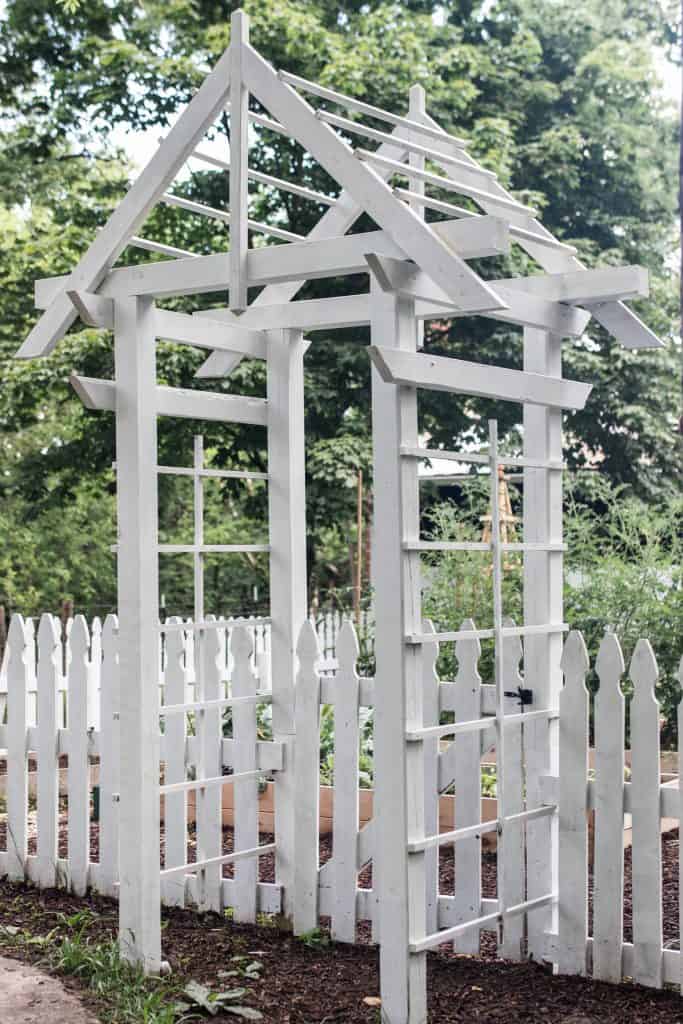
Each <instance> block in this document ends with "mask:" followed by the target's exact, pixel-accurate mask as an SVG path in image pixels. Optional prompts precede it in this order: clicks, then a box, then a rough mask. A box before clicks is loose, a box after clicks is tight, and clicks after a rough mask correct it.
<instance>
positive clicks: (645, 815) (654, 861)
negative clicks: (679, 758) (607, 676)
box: [629, 640, 662, 988]
mask: <svg viewBox="0 0 683 1024" xmlns="http://www.w3.org/2000/svg"><path fill="white" fill-rule="evenodd" d="M629 675H630V678H631V681H632V683H633V698H632V700H631V709H630V710H631V715H630V726H631V729H630V732H631V815H632V854H631V864H632V873H633V875H632V888H633V896H632V905H633V958H634V964H633V980H634V981H637V982H639V983H640V984H641V985H650V986H652V987H653V988H661V985H662V847H661V841H660V828H659V823H660V814H661V812H660V806H659V799H658V796H659V716H660V707H659V703H658V702H657V700H656V698H655V683H656V682H657V679H658V677H659V671H658V669H657V662H656V661H655V656H654V653H653V651H652V647H651V646H650V643H649V641H647V640H639V641H638V643H637V644H636V648H635V651H634V652H633V657H632V659H631V665H630V668H629Z"/></svg>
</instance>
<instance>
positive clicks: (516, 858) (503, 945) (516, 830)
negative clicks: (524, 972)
mask: <svg viewBox="0 0 683 1024" xmlns="http://www.w3.org/2000/svg"><path fill="white" fill-rule="evenodd" d="M514 624H515V623H514V621H513V620H512V619H509V618H505V619H503V625H504V626H508V627H510V626H514ZM522 655H523V651H522V641H521V639H520V638H519V637H506V638H505V639H504V640H503V684H504V689H505V691H506V692H508V693H516V692H517V690H518V688H519V687H520V686H523V685H524V682H523V679H522V676H521V674H520V671H519V664H520V661H521V659H522ZM503 706H504V711H505V715H517V714H518V713H519V711H520V710H523V709H520V705H519V700H518V699H517V698H516V697H506V698H505V700H504V704H503ZM522 730H523V725H522V724H521V723H520V724H519V725H515V726H512V727H510V728H507V729H506V730H505V745H504V748H503V758H502V767H501V769H500V770H499V771H498V773H497V791H498V792H501V790H502V794H503V799H502V806H503V807H504V809H505V811H504V813H505V815H506V816H508V815H514V814H521V813H522V812H523V811H524V747H523V742H522ZM456 742H457V741H456ZM496 761H497V763H500V761H499V759H498V758H497V759H496ZM498 842H499V845H498V856H497V864H498V899H499V901H500V906H501V907H514V906H516V905H517V904H518V903H521V902H522V901H523V899H524V896H525V891H526V886H525V863H524V860H525V858H524V824H523V822H522V821H510V822H503V831H502V835H501V836H500V839H499V841H498ZM523 940H524V920H523V918H521V917H513V918H511V919H510V920H509V921H506V922H505V927H504V928H503V929H502V935H501V938H500V942H499V945H498V955H499V956H501V957H504V958H505V959H507V960H521V959H522V957H523Z"/></svg>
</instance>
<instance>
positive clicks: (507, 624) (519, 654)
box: [503, 615, 524, 687]
mask: <svg viewBox="0 0 683 1024" xmlns="http://www.w3.org/2000/svg"><path fill="white" fill-rule="evenodd" d="M516 625H517V623H516V622H515V620H514V619H513V618H511V617H510V616H509V615H506V616H505V617H504V618H503V628H504V629H512V628H514V626H516ZM523 657H524V648H523V647H522V638H521V636H506V637H505V639H504V640H503V672H504V673H505V685H506V687H507V686H508V684H509V681H510V680H512V681H514V682H517V681H518V682H520V683H521V681H522V676H521V673H520V671H519V666H520V662H521V661H522V658H523Z"/></svg>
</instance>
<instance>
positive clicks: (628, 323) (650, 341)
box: [17, 11, 661, 376]
mask: <svg viewBox="0 0 683 1024" xmlns="http://www.w3.org/2000/svg"><path fill="white" fill-rule="evenodd" d="M231 91H232V97H231V96H230V94H231ZM304 94H312V95H315V96H317V97H319V98H320V99H322V100H325V101H328V102H332V103H334V104H335V105H337V106H342V107H345V108H347V110H349V111H351V112H352V113H354V114H361V115H362V116H365V117H370V118H372V119H373V121H375V122H376V121H378V120H379V121H384V122H385V123H386V124H388V125H389V126H391V127H390V130H389V131H387V132H382V131H378V130H377V129H376V128H374V127H371V126H369V125H366V124H364V123H361V122H359V121H357V120H349V119H347V118H345V117H341V116H339V115H337V114H334V113H332V112H330V111H328V110H326V109H318V110H316V109H315V108H314V107H313V106H312V105H311V103H309V101H308V100H307V99H306V98H305V95H304ZM249 95H252V96H253V97H254V98H255V99H256V100H257V101H258V103H259V104H260V105H261V106H262V107H263V108H264V109H265V110H266V111H267V112H268V115H269V116H264V115H263V114H255V113H251V112H250V111H249V107H248V101H249ZM229 99H231V104H230V111H231V140H230V163H229V164H227V163H226V164H222V162H221V161H220V160H216V159H213V160H211V158H207V157H204V158H205V159H209V160H210V162H213V163H217V164H219V165H220V166H225V167H229V169H230V200H231V201H230V212H229V213H227V212H223V211H217V210H210V209H209V208H206V207H203V206H201V204H197V203H192V202H191V201H188V200H184V199H182V197H177V196H176V197H174V196H172V195H169V194H168V193H167V189H168V187H169V185H170V184H171V183H172V181H173V180H174V178H175V177H176V175H177V174H178V172H179V171H180V169H181V168H182V166H183V165H184V164H185V163H186V161H187V160H188V159H189V158H190V157H191V156H193V155H195V154H197V155H200V154H198V153H197V145H198V143H199V142H200V140H201V139H202V137H203V136H204V135H205V133H206V132H207V131H208V130H209V129H210V128H211V127H212V125H213V124H214V122H215V119H216V117H217V116H218V115H219V114H220V113H222V111H223V110H224V109H225V108H226V106H227V104H228V101H229ZM249 122H252V123H255V124H257V125H260V126H261V127H265V128H267V129H269V130H271V131H277V132H279V133H281V134H284V135H287V136H289V137H290V138H291V139H293V140H295V141H296V142H298V143H299V144H300V145H301V146H303V147H304V149H306V150H307V151H308V153H309V154H310V155H311V156H312V157H313V158H314V159H315V160H316V161H317V162H318V163H319V164H320V166H322V167H323V168H324V169H325V170H326V171H327V173H328V174H329V175H330V177H331V178H332V179H333V180H334V181H336V182H337V184H338V185H339V188H340V193H339V195H338V197H336V198H333V197H329V196H322V195H319V194H316V193H313V192H312V191H311V190H307V189H305V188H302V187H301V186H297V185H296V184H295V183H292V182H290V183H287V182H279V186H278V185H276V186H275V187H283V188H286V187H287V186H289V189H290V191H295V190H296V189H297V188H298V190H299V194H306V193H309V195H308V196H307V198H314V199H315V198H316V196H318V199H317V201H324V202H326V204H327V205H328V207H329V208H328V210H327V211H326V212H325V214H324V215H323V216H322V217H321V218H320V220H319V221H318V222H317V223H316V225H315V226H314V227H313V229H312V230H311V231H310V232H309V234H308V235H307V236H306V239H301V242H305V241H310V242H315V241H321V240H325V239H329V240H332V239H335V238H341V236H343V235H344V234H345V233H346V232H347V231H348V230H349V228H350V227H351V226H352V225H353V223H354V222H355V221H356V220H357V219H358V217H359V216H360V215H361V214H362V213H367V214H369V216H370V217H371V218H372V219H373V221H375V223H376V224H377V225H378V226H379V228H380V229H381V230H382V231H383V232H384V235H385V236H386V238H387V239H388V240H389V241H390V243H391V244H392V245H393V247H394V249H395V250H398V254H399V255H402V257H403V259H408V260H410V261H412V262H413V263H414V264H416V265H417V268H418V269H419V270H420V271H421V272H422V273H424V274H425V275H426V276H427V278H428V279H430V280H431V282H433V284H434V286H435V288H436V290H437V292H438V294H439V295H440V296H443V297H444V298H445V300H446V301H450V302H451V303H452V306H453V308H454V309H455V310H457V311H458V313H459V314H460V315H462V314H465V313H466V314H475V313H484V314H488V315H491V316H497V317H499V318H501V319H505V311H506V310H507V309H509V307H510V299H509V294H510V290H509V287H507V288H506V289H501V290H499V289H498V288H497V283H496V282H487V281H485V280H484V279H482V278H481V277H480V276H479V275H478V274H477V273H476V272H475V271H474V270H473V269H472V268H471V267H470V266H469V265H468V263H467V262H466V258H465V257H464V256H462V255H459V254H458V251H457V247H456V246H455V245H453V244H449V238H448V237H447V236H446V235H445V234H444V232H443V231H440V230H439V227H437V226H436V225H435V224H433V223H431V224H430V223H427V222H426V221H425V219H424V216H423V214H422V209H423V208H425V207H426V208H431V209H434V210H440V211H442V212H444V213H447V214H448V213H450V214H451V216H455V217H458V218H471V217H476V216H478V214H477V213H475V211H474V210H473V209H472V208H471V206H470V207H467V208H464V207H460V206H456V205H454V204H453V203H451V202H448V203H446V202H443V201H442V200H438V199H432V198H431V197H429V196H427V195H425V186H427V185H433V186H437V187H438V188H440V189H443V188H447V189H450V190H451V191H453V192H455V193H457V194H459V195H464V196H466V197H467V198H468V199H469V200H470V201H472V202H473V203H476V204H477V205H478V206H479V207H480V208H481V209H482V210H483V211H484V214H485V215H487V214H488V215H493V216H494V217H495V218H498V219H503V220H504V221H505V223H506V226H507V229H508V230H509V234H510V237H511V238H512V239H513V240H514V241H515V242H516V243H517V244H519V245H520V246H521V247H522V248H523V249H525V250H526V252H527V253H528V254H529V255H531V256H532V257H533V258H534V259H535V260H536V262H537V263H538V264H539V265H540V266H541V267H542V268H543V270H544V271H546V275H543V280H544V281H545V282H547V281H548V280H550V279H555V278H557V281H556V283H555V286H554V287H553V286H552V281H551V286H550V293H551V296H550V297H551V301H553V302H560V303H562V302H563V301H564V302H567V303H569V304H570V305H572V304H577V305H581V306H583V307H584V308H585V309H586V310H588V311H589V312H590V313H591V314H592V315H593V316H595V318H596V319H597V320H598V321H599V322H600V323H601V324H603V326H604V327H605V328H607V330H609V331H610V332H611V333H612V334H613V335H614V336H615V337H616V338H617V339H618V340H619V341H621V343H622V344H624V345H625V346H627V347H630V348H646V347H657V346H659V345H661V342H660V341H659V340H658V339H657V337H656V336H655V335H654V334H653V333H652V331H650V330H649V328H647V327H646V326H645V324H643V323H642V321H641V320H640V319H639V318H638V317H637V316H636V314H635V313H634V312H633V311H632V310H630V309H629V308H628V307H627V306H626V305H625V304H624V303H623V302H622V301H620V300H619V297H617V295H618V293H617V292H614V297H613V294H612V293H611V292H609V289H608V294H607V296H606V297H605V296H604V295H602V294H600V293H599V290H598V292H590V291H589V292H588V293H586V294H584V295H580V300H577V299H576V298H573V299H572V297H571V294H570V292H571V288H569V290H565V291H564V292H563V288H564V286H565V284H566V279H567V278H568V277H569V278H571V277H572V274H573V275H574V276H577V275H578V276H579V277H582V276H583V275H582V274H581V272H583V273H584V274H589V273H595V272H588V271H586V270H585V268H584V266H583V264H582V263H581V262H580V261H579V260H578V259H577V257H576V251H575V250H574V249H573V248H572V247H571V246H568V245H566V244H564V243H562V242H561V241H559V240H557V239H556V238H554V236H553V235H552V234H551V233H550V232H549V231H548V230H547V229H546V228H544V227H543V225H542V224H541V223H540V221H539V220H538V219H536V217H535V211H534V210H532V209H531V208H530V207H528V206H525V205H524V204H522V203H520V202H519V201H518V200H516V199H515V198H514V197H513V196H512V195H511V194H510V193H509V192H508V191H507V190H506V189H505V188H503V186H502V185H500V183H499V182H498V181H497V180H496V177H495V175H494V174H492V173H491V172H489V171H487V170H486V169H484V168H483V167H481V165H480V164H478V163H477V161H476V160H474V159H473V158H472V157H471V156H470V155H469V154H468V153H467V151H466V148H465V145H466V144H465V142H464V140H462V139H458V138H456V137H454V136H452V135H449V134H448V133H446V132H445V131H444V130H443V129H442V128H441V127H440V126H439V125H438V124H437V123H436V122H435V121H434V120H433V119H432V118H430V117H429V115H428V114H427V113H426V112H425V111H424V104H420V103H419V102H418V103H416V104H412V103H411V116H410V117H403V116H400V115H396V114H393V113H391V112H389V111H383V110H379V109H378V108H375V107H372V106H370V105H369V104H366V103H363V102H361V101H358V100H354V99H353V98H351V97H346V96H343V95H342V94H340V93H337V92H335V91H334V90H331V89H328V88H326V87H323V86H318V85H316V84H315V83H312V82H308V81H306V80H305V79H302V78H300V77H298V76H295V75H291V74H288V73H286V72H283V71H280V72H278V71H276V70H275V69H274V68H273V67H272V66H271V65H270V64H269V63H268V62H267V61H266V60H264V58H263V57H262V56H261V55H260V54H259V53H258V52H257V51H256V50H255V49H254V48H253V47H252V46H251V45H250V43H249V40H248V23H247V19H246V17H245V15H243V13H242V12H241V11H237V12H235V13H234V14H233V16H232V39H231V43H230V46H229V47H228V49H227V50H226V51H225V53H224V54H223V55H222V57H221V58H220V60H219V61H218V63H217V64H216V66H215V68H214V69H213V71H212V72H211V73H210V74H209V75H208V76H207V78H206V79H205V81H204V82H203V84H202V86H201V88H200V89H199V90H198V92H197V93H196V95H195V96H194V98H193V99H192V100H191V102H190V103H189V104H188V106H187V107H186V109H185V110H184V112H183V113H182V115H181V116H180V117H179V119H178V120H177V122H176V124H175V125H174V126H173V128H172V129H171V130H170V132H169V134H168V135H167V136H166V138H165V139H164V140H163V141H162V142H161V143H160V145H159V148H158V150H157V152H156V153H155V154H154V156H153V157H152V159H151V160H150V161H149V163H148V164H147V166H146V167H145V168H144V170H143V171H142V172H141V173H140V175H139V177H138V178H137V180H136V181H135V182H134V183H133V185H132V186H131V188H130V189H129V191H128V193H127V194H126V196H125V197H124V198H123V199H122V200H121V202H120V203H119V205H118V206H117V207H116V209H115V210H114V212H113V213H112V214H111V216H110V218H109V220H108V221H107V223H106V224H105V226H104V227H103V228H102V229H101V231H100V232H99V233H98V235H97V236H96V238H95V240H94V241H93V242H92V244H91V245H90V246H89V248H88V249H87V251H86V252H85V253H84V255H83V256H82V257H81V259H80V261H79V263H78V265H77V266H76V267H75V269H74V270H73V271H72V272H71V274H69V275H68V276H67V277H66V278H60V279H57V280H56V281H55V280H53V281H52V282H45V284H48V285H49V295H50V297H49V300H48V301H47V303H46V308H45V309H44V312H43V313H42V315H41V317H40V319H39V320H38V322H37V323H36V325H35V327H34V328H33V330H32V331H31V332H30V334H29V335H28V337H27V338H26V340H25V341H24V343H23V344H22V345H21V347H20V349H19V350H18V352H17V355H18V356H19V357H20V358H32V357H35V356H44V355H47V354H48V353H49V352H50V351H51V350H52V349H53V348H54V346H55V345H56V344H57V343H58V342H59V340H60V339H61V338H62V337H63V335H64V334H65V333H66V331H67V330H68V329H69V327H70V326H71V325H72V323H73V322H74V320H75V319H76V317H77V316H78V315H79V309H80V310H81V311H82V304H81V306H80V307H79V303H78V302H77V301H75V299H74V295H78V294H79V293H93V292H95V293H96V292H98V290H99V289H101V288H102V290H103V293H106V289H107V280H108V278H109V276H110V271H111V268H112V267H113V265H114V263H115V262H116V261H117V259H118V258H119V256H120V255H121V253H122V252H123V250H124V249H125V248H126V247H127V246H128V245H137V246H138V247H141V248H151V249H152V250H157V251H160V252H166V253H167V254H168V255H175V256H179V257H180V258H183V257H188V256H193V255H194V254H191V253H183V252H181V251H178V250H173V249H171V248H170V247H167V246H163V245H160V244H157V243H153V242H150V241H148V240H145V239H140V238H138V237H137V235H136V232H137V231H138V229H139V227H140V226H141V225H142V223H143V222H144V221H145V220H146V219H147V217H148V216H149V214H150V212H151V211H152V209H153V208H154V207H155V205H156V204H157V203H159V202H167V203H172V204H174V205H178V206H181V207H182V206H183V205H184V206H185V208H187V209H190V210H193V211H194V212H201V213H207V214H208V215H210V216H214V217H215V218H216V219H222V220H224V221H229V222H230V225H231V226H230V235H231V237H230V246H231V251H230V253H229V254H223V255H224V256H227V259H228V261H229V273H228V274H227V277H228V280H227V281H226V283H228V284H229V288H230V304H231V309H232V311H233V312H243V310H244V309H248V314H247V316H246V317H245V320H244V323H245V325H246V324H247V322H251V321H252V320H253V321H254V325H255V326H257V321H256V320H254V318H255V317H256V316H257V311H258V309H259V307H263V306H265V305H271V306H272V305H273V304H278V303H280V304H281V303H287V302H289V301H290V300H291V299H292V298H293V297H294V296H295V295H296V293H297V292H298V291H299V289H300V288H301V287H302V286H303V284H304V283H305V276H306V275H302V276H301V278H299V279H296V280H282V279H280V280H279V281H278V279H277V277H275V278H274V279H273V282H272V283H269V284H267V286H266V287H265V289H264V290H263V292H262V293H261V294H260V295H259V296H258V298H257V299H256V300H255V301H254V302H252V303H251V305H249V306H248V307H247V302H246V289H247V286H248V285H249V284H250V283H251V281H250V280H249V278H248V269H249V259H250V255H249V254H250V253H251V252H255V251H256V250H248V248H247V246H248V241H247V239H248V231H249V230H256V231H261V232H262V233H264V234H273V235H275V236H276V237H280V238H284V239H285V240H290V239H291V240H294V239H296V236H294V235H292V233H291V232H287V231H283V230H282V229H281V228H278V227H272V228H269V227H268V226H267V225H262V224H256V223H255V222H253V221H250V220H249V219H248V210H247V200H248V197H247V180H248V178H249V177H255V178H256V180H259V178H260V179H261V180H265V181H266V183H275V182H278V181H279V179H274V178H270V177H269V176H267V175H262V174H261V175H259V174H257V173H256V172H251V171H250V170H249V168H248V163H247V152H248V138H247V133H248V125H249ZM336 129H341V130H342V131H343V132H344V133H345V134H346V135H349V134H350V135H360V136H361V137H364V138H366V139H371V140H373V141H376V142H379V143H380V145H379V147H378V148H377V149H376V150H374V151H372V152H370V151H368V150H366V149H363V148H360V147H355V148H354V147H353V146H352V145H351V144H350V143H349V142H347V141H346V140H345V139H344V138H342V137H341V136H340V135H339V134H338V132H337V130H336ZM426 159H428V160H429V161H430V162H431V163H432V164H435V165H436V166H438V167H440V168H441V170H442V173H439V174H435V173H433V172H430V171H427V170H425V169H424V167H425V160H426ZM406 160H408V161H409V163H406ZM396 174H400V175H402V176H404V177H407V178H408V181H409V188H408V189H405V188H395V187H392V185H391V184H390V183H389V182H390V180H391V178H393V177H394V176H395V175H396ZM479 216H481V215H479ZM486 219H487V220H488V221H490V220H491V217H488V218H486ZM482 227H483V224H482ZM301 242H299V241H298V240H297V243H296V244H297V249H298V248H300V244H301ZM279 248H280V247H279V246H278V249H279ZM262 251H263V250H259V252H262ZM396 254H397V253H396V252H390V253H388V255H396ZM209 259H212V260H214V264H215V260H216V257H204V260H209ZM185 262H188V261H187V260H186V261H185ZM193 262H194V261H193ZM214 264H212V266H213V265H214ZM136 269H137V268H136ZM356 269H357V268H355V267H354V268H353V269H350V270H349V271H348V272H356ZM197 270H198V271H199V266H198V267H197ZM341 272H343V271H341ZM122 273H123V272H122V271H114V274H119V275H121V274H122ZM540 281H541V278H540V277H538V278H534V277H533V276H532V277H529V278H519V279H513V280H512V281H508V282H505V284H506V286H510V285H512V286H513V287H515V288H520V289H521V290H522V292H527V293H530V294H533V293H534V291H535V290H536V291H537V290H538V289H537V286H538V284H539V283H540ZM544 287H545V288H546V291H547V288H548V285H547V284H546V285H545V286H544ZM185 290H193V291H202V290H206V289H205V288H202V287H200V286H197V287H196V288H192V289H185ZM574 291H576V289H574ZM580 291H581V289H580V288H579V292H580ZM584 291H585V289H584ZM131 292H132V293H135V288H134V285H131ZM645 293H646V286H645V289H644V290H643V289H642V288H641V289H640V290H637V291H633V292H627V291H625V292H623V294H645ZM595 295H597V296H598V298H597V299H596V300H595V301H593V300H592V299H593V297H594V296H595ZM546 297H547V295H546ZM228 315H230V314H229V312H228ZM444 315H446V314H444ZM511 319H512V322H519V320H516V319H514V317H511ZM235 358H239V355H237V356H236V357H235V356H233V355H232V354H231V353H230V352H226V351H214V352H213V353H212V355H211V356H210V357H209V358H208V359H207V361H206V362H205V364H204V365H203V366H202V367H201V368H200V371H199V375H200V376H218V375H222V374H224V373H226V372H229V371H230V368H231V366H233V365H234V363H235Z"/></svg>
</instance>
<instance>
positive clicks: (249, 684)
mask: <svg viewBox="0 0 683 1024" xmlns="http://www.w3.org/2000/svg"><path fill="white" fill-rule="evenodd" d="M230 651H231V653H232V657H233V669H232V676H231V681H232V687H231V689H232V696H233V697H237V698H240V697H250V696H252V695H253V694H254V693H256V689H257V685H256V678H255V677H254V673H253V670H252V666H251V659H252V655H253V652H254V641H253V636H252V634H251V632H250V631H249V630H248V629H247V628H246V627H245V626H235V628H234V629H233V630H232V632H231V636H230ZM232 735H233V768H234V771H235V772H236V773H238V772H251V771H254V770H255V769H256V768H257V766H258V765H257V760H258V759H257V753H256V741H257V723H256V705H255V704H250V703H246V704H241V705H235V706H234V707H233V710H232ZM258 787H259V783H258V779H256V778H252V779H241V780H238V781H236V782H235V789H234V794H235V795H234V800H235V833H234V835H235V850H250V849H253V848H254V847H257V846H258V844H259V827H258V818H259V806H258ZM257 883H258V860H257V859H256V858H255V857H251V858H249V859H247V860H241V861H239V862H237V863H236V864H235V900H234V903H233V907H234V915H235V921H237V922H241V923H244V922H246V923H254V922H255V921H256V907H257V898H256V887H257Z"/></svg>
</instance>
